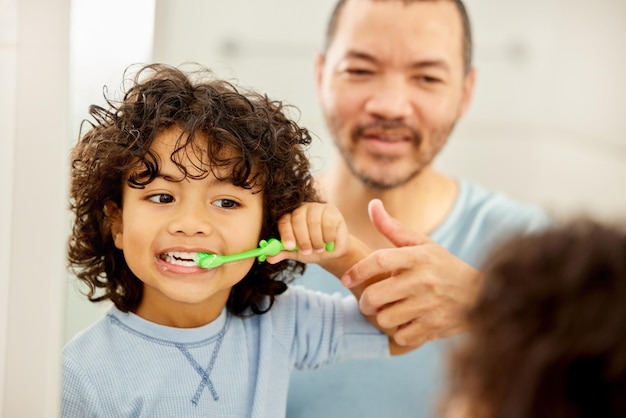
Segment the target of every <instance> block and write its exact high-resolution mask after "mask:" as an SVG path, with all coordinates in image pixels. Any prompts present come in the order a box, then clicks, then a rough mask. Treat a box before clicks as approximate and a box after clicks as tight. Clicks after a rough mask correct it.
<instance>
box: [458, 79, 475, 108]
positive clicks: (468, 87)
mask: <svg viewBox="0 0 626 418" xmlns="http://www.w3.org/2000/svg"><path fill="white" fill-rule="evenodd" d="M475 85H476V68H475V67H472V68H470V70H469V72H468V73H467V74H466V75H465V77H464V79H463V99H462V101H461V112H460V115H459V117H462V116H464V115H465V113H467V109H469V105H470V102H471V101H472V97H473V96H474V86H475Z"/></svg>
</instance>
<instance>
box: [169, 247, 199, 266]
mask: <svg viewBox="0 0 626 418" xmlns="http://www.w3.org/2000/svg"><path fill="white" fill-rule="evenodd" d="M159 259H161V260H163V261H165V262H166V263H169V264H174V265H177V266H185V267H192V266H197V265H198V260H199V256H198V253H197V252H184V251H169V252H166V253H161V254H159Z"/></svg>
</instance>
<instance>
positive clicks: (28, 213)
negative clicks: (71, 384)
mask: <svg viewBox="0 0 626 418" xmlns="http://www.w3.org/2000/svg"><path fill="white" fill-rule="evenodd" d="M68 44H69V0H48V1H45V2H42V1H36V0H20V1H19V2H18V1H17V0H0V146H1V147H0V187H1V190H2V192H3V195H2V196H3V199H1V202H0V416H3V417H29V418H30V417H33V418H36V417H55V416H57V415H58V414H57V410H58V406H59V396H58V379H59V375H60V357H61V346H62V343H63V341H62V334H63V324H64V321H63V320H64V317H63V312H64V304H63V301H64V299H65V293H66V292H65V289H66V280H65V279H66V273H65V262H64V258H65V257H64V244H65V237H66V236H67V225H66V224H65V223H64V222H63V221H64V219H65V217H64V215H65V208H66V205H67V199H66V187H65V185H66V183H67V158H66V148H65V147H64V145H65V141H66V138H67V135H68V132H67V131H68V130H67V127H68V115H69V113H70V112H69V103H68V102H69V100H68V96H69V85H68V84H69V83H68V80H69V70H68V54H69V45H68Z"/></svg>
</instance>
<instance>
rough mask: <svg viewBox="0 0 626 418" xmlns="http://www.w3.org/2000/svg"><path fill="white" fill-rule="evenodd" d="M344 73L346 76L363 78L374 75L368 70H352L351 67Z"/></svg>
mask: <svg viewBox="0 0 626 418" xmlns="http://www.w3.org/2000/svg"><path fill="white" fill-rule="evenodd" d="M345 71H346V73H347V74H348V75H351V76H356V77H363V76H367V75H372V74H374V72H373V71H371V70H368V69H366V68H354V67H353V68H346V70H345Z"/></svg>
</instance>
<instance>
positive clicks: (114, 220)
mask: <svg viewBox="0 0 626 418" xmlns="http://www.w3.org/2000/svg"><path fill="white" fill-rule="evenodd" d="M104 214H105V215H106V217H107V218H108V219H109V222H110V224H111V236H112V237H113V242H114V243H115V247H117V248H118V249H120V250H122V249H124V245H123V239H122V238H123V236H124V234H123V231H124V228H123V227H124V225H123V223H122V209H121V208H120V207H119V206H117V204H116V203H115V202H112V201H109V202H107V203H106V204H105V205H104Z"/></svg>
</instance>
